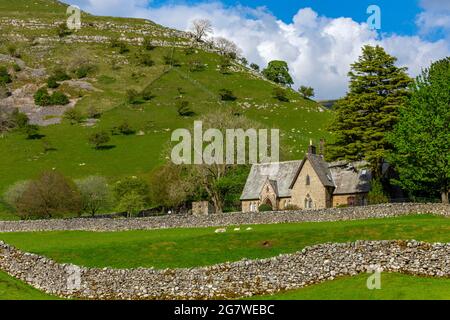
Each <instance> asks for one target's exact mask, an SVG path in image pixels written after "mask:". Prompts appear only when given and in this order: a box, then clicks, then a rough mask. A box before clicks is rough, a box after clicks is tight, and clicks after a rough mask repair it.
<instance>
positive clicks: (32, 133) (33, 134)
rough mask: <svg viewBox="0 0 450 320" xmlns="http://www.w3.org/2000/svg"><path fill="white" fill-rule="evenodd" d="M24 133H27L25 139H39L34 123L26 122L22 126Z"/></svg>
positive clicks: (37, 127) (37, 128)
mask: <svg viewBox="0 0 450 320" xmlns="http://www.w3.org/2000/svg"><path fill="white" fill-rule="evenodd" d="M24 131H25V134H26V135H27V139H39V138H40V137H41V136H40V135H39V126H37V125H35V124H28V125H26V126H25V127H24Z"/></svg>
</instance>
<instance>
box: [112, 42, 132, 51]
mask: <svg viewBox="0 0 450 320" xmlns="http://www.w3.org/2000/svg"><path fill="white" fill-rule="evenodd" d="M111 47H112V48H117V49H119V53H120V54H124V53H127V52H130V49H129V48H128V46H127V44H126V43H125V42H123V41H120V40H119V39H112V40H111Z"/></svg>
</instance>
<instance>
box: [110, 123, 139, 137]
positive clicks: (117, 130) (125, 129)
mask: <svg viewBox="0 0 450 320" xmlns="http://www.w3.org/2000/svg"><path fill="white" fill-rule="evenodd" d="M111 131H112V133H113V134H123V135H130V134H133V133H135V132H136V131H135V130H134V129H133V128H132V127H131V126H130V124H129V123H128V121H126V120H125V121H123V122H122V123H121V124H120V125H119V126H117V127H114V128H113V129H112V130H111Z"/></svg>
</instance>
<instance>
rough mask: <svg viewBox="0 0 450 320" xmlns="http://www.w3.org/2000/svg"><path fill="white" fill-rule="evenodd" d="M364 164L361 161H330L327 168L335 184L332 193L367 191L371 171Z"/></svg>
mask: <svg viewBox="0 0 450 320" xmlns="http://www.w3.org/2000/svg"><path fill="white" fill-rule="evenodd" d="M366 166H367V163H366V162H363V161H360V162H352V163H348V162H335V163H330V164H329V168H330V171H331V175H332V177H333V181H334V184H335V186H336V189H335V190H334V192H333V194H354V193H367V192H369V191H370V181H371V180H372V173H371V172H370V170H369V169H367V168H366Z"/></svg>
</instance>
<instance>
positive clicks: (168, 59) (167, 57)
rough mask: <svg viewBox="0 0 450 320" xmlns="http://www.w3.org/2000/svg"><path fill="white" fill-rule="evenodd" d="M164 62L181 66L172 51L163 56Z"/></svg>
mask: <svg viewBox="0 0 450 320" xmlns="http://www.w3.org/2000/svg"><path fill="white" fill-rule="evenodd" d="M163 60H164V64H165V65H168V66H179V65H180V63H179V62H178V60H177V59H176V58H175V57H174V56H173V54H172V53H169V54H166V55H164V56H163Z"/></svg>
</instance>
